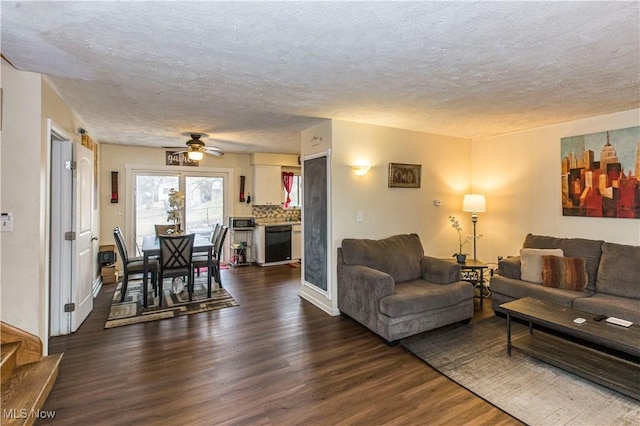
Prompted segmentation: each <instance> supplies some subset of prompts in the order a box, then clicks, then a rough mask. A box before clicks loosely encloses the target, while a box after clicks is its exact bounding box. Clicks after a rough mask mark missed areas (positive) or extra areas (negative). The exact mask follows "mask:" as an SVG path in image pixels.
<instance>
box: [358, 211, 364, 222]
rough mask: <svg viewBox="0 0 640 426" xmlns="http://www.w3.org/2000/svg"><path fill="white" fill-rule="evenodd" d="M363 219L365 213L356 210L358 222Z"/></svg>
mask: <svg viewBox="0 0 640 426" xmlns="http://www.w3.org/2000/svg"><path fill="white" fill-rule="evenodd" d="M362 221H364V213H362V212H356V222H362Z"/></svg>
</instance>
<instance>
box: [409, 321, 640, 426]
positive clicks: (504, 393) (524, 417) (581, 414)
mask: <svg viewBox="0 0 640 426" xmlns="http://www.w3.org/2000/svg"><path fill="white" fill-rule="evenodd" d="M512 332H513V336H514V337H517V336H519V335H522V334H524V333H528V329H527V327H525V326H523V325H521V324H513V328H512ZM401 344H402V346H403V347H405V348H406V349H407V350H409V351H410V352H412V353H413V354H414V355H416V356H417V357H418V358H420V359H422V360H423V361H425V362H426V363H427V364H429V365H431V366H432V367H433V368H435V369H436V370H438V371H439V372H440V373H442V374H444V375H445V376H447V377H448V378H450V379H451V380H453V381H455V382H456V383H458V384H460V385H461V386H463V387H465V388H467V389H468V390H470V391H471V392H473V393H474V394H476V395H478V396H479V397H480V398H482V399H484V400H486V401H488V402H489V403H491V404H493V405H495V406H496V407H498V408H500V409H501V410H503V411H506V412H507V413H509V414H510V415H512V416H513V417H515V418H517V419H518V420H520V421H522V422H524V423H526V424H528V425H532V426H535V425H554V426H555V425H580V426H584V425H638V424H639V423H638V422H639V419H640V401H636V400H634V399H633V398H630V397H627V396H625V395H622V394H620V393H618V392H615V391H613V390H609V389H607V388H604V387H602V386H600V385H597V384H595V383H592V382H589V381H587V380H584V379H582V378H580V377H578V376H574V375H573V374H571V373H568V372H565V371H564V370H561V369H558V368H556V367H553V366H551V365H549V364H545V363H543V362H542V361H537V360H535V359H533V358H531V357H529V356H527V355H525V354H522V353H520V352H518V350H517V349H514V350H513V351H512V356H511V357H509V356H508V355H507V342H506V319H504V318H500V317H492V318H487V319H485V320H482V321H478V322H474V323H471V324H469V325H464V326H460V327H457V328H453V329H452V328H449V329H441V330H436V331H433V332H428V333H423V334H420V335H417V336H413V337H410V338H407V339H404V340H402V342H401ZM639 379H640V378H639Z"/></svg>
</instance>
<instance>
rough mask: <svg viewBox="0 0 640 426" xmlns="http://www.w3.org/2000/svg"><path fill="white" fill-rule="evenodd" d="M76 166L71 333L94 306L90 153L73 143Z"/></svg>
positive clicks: (74, 178) (91, 156) (91, 159)
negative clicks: (73, 307)
mask: <svg viewBox="0 0 640 426" xmlns="http://www.w3.org/2000/svg"><path fill="white" fill-rule="evenodd" d="M73 147H74V157H75V162H76V167H75V170H74V176H73V203H74V206H73V231H74V232H75V240H74V241H73V244H72V256H71V257H72V260H71V262H72V267H71V298H72V300H71V303H72V304H75V309H74V310H72V312H71V332H74V331H76V330H77V329H78V327H80V325H81V324H82V322H83V321H84V320H85V319H86V318H87V316H88V315H89V313H91V310H92V309H93V293H92V291H91V290H92V286H93V261H94V260H93V243H92V234H91V223H92V217H93V196H94V193H93V192H94V191H93V152H92V151H91V150H90V149H88V148H85V147H84V146H82V145H79V144H73Z"/></svg>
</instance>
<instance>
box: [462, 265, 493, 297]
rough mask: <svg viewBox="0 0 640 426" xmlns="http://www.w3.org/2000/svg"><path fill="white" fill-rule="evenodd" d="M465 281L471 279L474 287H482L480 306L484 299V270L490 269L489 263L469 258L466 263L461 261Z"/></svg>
mask: <svg viewBox="0 0 640 426" xmlns="http://www.w3.org/2000/svg"><path fill="white" fill-rule="evenodd" d="M459 265H460V269H461V275H462V280H463V281H469V282H470V283H472V284H473V288H476V287H479V288H480V306H482V302H483V300H484V270H485V269H489V265H487V264H486V263H483V262H480V261H479V260H476V259H467V260H466V262H464V263H459Z"/></svg>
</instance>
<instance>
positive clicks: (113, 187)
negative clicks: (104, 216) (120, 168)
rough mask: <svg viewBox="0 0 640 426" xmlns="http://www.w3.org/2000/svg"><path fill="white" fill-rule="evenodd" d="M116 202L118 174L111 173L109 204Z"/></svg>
mask: <svg viewBox="0 0 640 426" xmlns="http://www.w3.org/2000/svg"><path fill="white" fill-rule="evenodd" d="M117 202H118V172H111V203H113V204H115V203H117Z"/></svg>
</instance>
